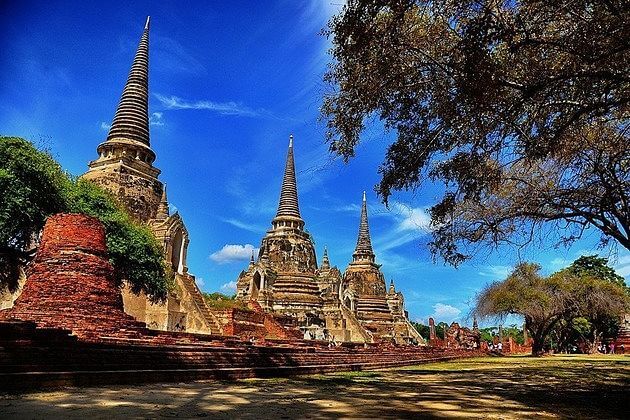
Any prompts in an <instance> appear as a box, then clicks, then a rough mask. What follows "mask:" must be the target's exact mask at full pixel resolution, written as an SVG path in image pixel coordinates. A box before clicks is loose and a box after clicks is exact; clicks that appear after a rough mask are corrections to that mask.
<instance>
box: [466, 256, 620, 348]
mask: <svg viewBox="0 0 630 420" xmlns="http://www.w3.org/2000/svg"><path fill="white" fill-rule="evenodd" d="M582 261H583V260H582ZM579 265H580V264H578V266H579ZM579 272H580V273H581V274H580V275H576V274H575V267H573V268H568V269H565V270H561V271H559V272H557V273H554V274H552V275H551V276H549V277H543V276H541V275H540V266H538V265H536V264H530V263H523V264H519V265H517V266H516V268H515V269H514V271H513V272H512V273H511V274H510V275H509V276H508V277H507V278H506V279H505V280H503V281H500V282H496V283H493V284H491V285H490V286H488V287H486V288H485V289H484V290H483V291H482V292H481V293H480V294H479V295H478V296H477V303H476V306H475V310H474V312H475V314H476V315H477V316H480V317H499V318H504V317H505V316H507V315H511V314H515V315H521V316H523V317H524V318H525V323H526V326H527V329H528V330H529V332H530V335H531V337H532V338H533V340H534V348H533V350H534V353H535V354H537V353H541V352H542V350H543V346H544V345H545V343H546V342H548V341H549V338H550V334H551V333H552V332H553V333H554V335H555V343H556V345H562V346H565V347H566V346H568V345H569V344H570V340H572V338H571V337H575V334H573V333H572V331H573V332H578V331H582V332H584V331H587V330H589V331H590V333H589V335H588V336H583V335H582V338H584V339H585V340H588V341H590V342H591V343H593V342H595V341H597V340H598V339H599V337H600V336H601V334H602V333H603V332H604V331H605V329H606V328H609V327H610V322H611V320H614V319H618V318H619V317H620V316H622V315H623V314H624V313H625V312H626V311H627V310H628V308H630V297H629V295H628V294H627V293H626V290H625V287H622V286H621V285H620V284H619V283H617V282H616V281H610V279H608V278H603V279H602V278H598V277H595V276H593V275H592V273H594V272H595V273H596V272H597V270H594V271H588V270H587V271H579ZM602 272H606V270H603V271H602ZM580 318H583V320H582V319H580ZM574 320H575V322H574ZM589 325H590V329H589V328H588V326H589ZM574 327H575V329H574ZM506 333H508V334H509V333H510V332H509V329H505V330H504V334H506ZM514 333H515V336H516V338H517V339H519V334H518V329H517V328H516V327H515V328H514ZM520 340H522V336H520ZM573 340H574V338H573Z"/></svg>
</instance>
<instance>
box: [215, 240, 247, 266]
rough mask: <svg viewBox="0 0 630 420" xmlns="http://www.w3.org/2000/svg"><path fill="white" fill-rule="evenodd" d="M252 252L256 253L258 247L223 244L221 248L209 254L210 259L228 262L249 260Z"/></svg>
mask: <svg viewBox="0 0 630 420" xmlns="http://www.w3.org/2000/svg"><path fill="white" fill-rule="evenodd" d="M252 252H253V253H254V254H256V253H258V248H254V245H251V244H245V245H225V246H224V247H223V248H221V250H219V251H217V252H215V253H213V254H212V255H210V259H211V260H212V261H214V262H216V263H219V264H228V263H231V262H236V261H246V260H249V259H250V257H251V256H252Z"/></svg>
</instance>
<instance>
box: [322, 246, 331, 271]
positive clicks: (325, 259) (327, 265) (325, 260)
mask: <svg viewBox="0 0 630 420" xmlns="http://www.w3.org/2000/svg"><path fill="white" fill-rule="evenodd" d="M320 268H321V269H322V270H330V260H329V259H328V247H326V246H324V256H323V257H322V266H321V267H320Z"/></svg>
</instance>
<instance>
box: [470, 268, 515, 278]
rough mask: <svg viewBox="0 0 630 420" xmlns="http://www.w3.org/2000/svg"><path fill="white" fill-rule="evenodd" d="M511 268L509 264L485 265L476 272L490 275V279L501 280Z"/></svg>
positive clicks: (507, 274)
mask: <svg viewBox="0 0 630 420" xmlns="http://www.w3.org/2000/svg"><path fill="white" fill-rule="evenodd" d="M512 268H513V267H511V266H509V265H487V266H485V267H483V268H482V269H481V270H480V271H479V273H478V274H479V275H480V276H483V277H490V278H491V279H492V280H503V279H505V278H506V277H507V276H509V275H510V273H511V272H512Z"/></svg>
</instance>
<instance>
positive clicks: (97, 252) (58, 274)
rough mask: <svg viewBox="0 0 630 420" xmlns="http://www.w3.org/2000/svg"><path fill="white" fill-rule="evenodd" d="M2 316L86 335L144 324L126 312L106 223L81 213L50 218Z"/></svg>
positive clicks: (109, 332)
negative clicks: (111, 259) (12, 301)
mask: <svg viewBox="0 0 630 420" xmlns="http://www.w3.org/2000/svg"><path fill="white" fill-rule="evenodd" d="M0 317H4V318H12V319H21V320H24V321H34V322H35V323H37V324H38V326H41V327H53V328H66V329H70V330H72V331H73V332H74V333H75V334H77V335H79V336H82V337H92V336H97V335H108V334H116V333H118V332H119V331H120V329H131V330H133V329H134V328H135V329H137V328H140V327H142V326H143V324H140V323H138V322H136V321H135V320H134V319H133V318H132V317H130V316H128V315H127V314H125V313H124V311H123V301H122V295H121V293H120V289H119V288H118V285H117V284H116V281H115V279H114V274H113V268H112V266H111V264H110V263H109V261H108V259H107V246H106V242H105V229H104V227H103V225H102V224H101V223H100V222H99V221H98V220H97V219H95V218H93V217H89V216H85V215H80V214H57V215H54V216H51V217H49V218H48V220H47V222H46V225H45V227H44V231H43V233H42V241H41V244H40V247H39V249H38V252H37V255H36V257H35V261H34V262H33V264H32V265H31V266H30V267H29V269H28V272H27V280H26V283H25V285H24V290H23V292H22V294H21V295H20V297H19V298H18V299H17V301H16V302H15V305H14V307H13V308H11V309H9V310H7V311H2V313H0Z"/></svg>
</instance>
